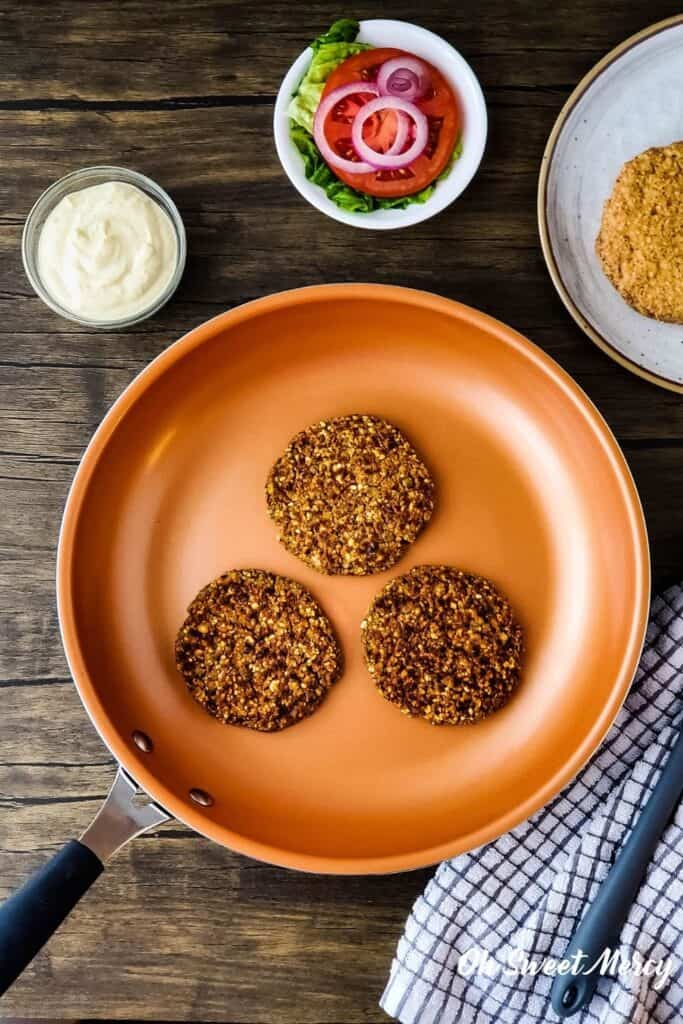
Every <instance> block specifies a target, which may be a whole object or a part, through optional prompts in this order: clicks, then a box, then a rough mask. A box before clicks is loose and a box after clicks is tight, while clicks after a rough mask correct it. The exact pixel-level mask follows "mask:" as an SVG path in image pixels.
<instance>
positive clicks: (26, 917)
mask: <svg viewBox="0 0 683 1024" xmlns="http://www.w3.org/2000/svg"><path fill="white" fill-rule="evenodd" d="M103 870H104V868H103V865H102V862H101V860H100V859H99V858H98V857H96V856H95V854H94V853H93V852H92V850H89V849H88V847H87V846H84V845H83V844H82V843H79V842H78V840H76V839H71V840H69V842H68V843H66V844H65V845H64V846H63V847H62V848H61V850H58V852H57V853H56V854H55V855H54V857H52V859H51V860H49V861H48V862H47V864H44V865H43V866H42V867H41V868H39V869H38V870H37V871H36V873H35V874H34V875H32V876H31V878H29V879H28V881H27V882H25V883H24V885H22V887H21V889H18V890H17V892H15V893H14V895H12V896H10V897H9V899H8V900H6V901H5V902H4V903H3V904H2V905H1V906H0V995H2V993H3V992H6V991H7V989H8V988H9V987H10V985H11V984H12V982H13V981H15V979H16V978H18V977H19V975H20V974H21V972H22V971H23V970H24V968H25V967H27V966H28V965H29V964H30V962H31V960H33V958H34V956H35V955H36V953H37V952H38V950H39V949H41V948H42V947H43V946H44V944H45V943H46V942H47V940H48V939H49V938H50V936H51V935H52V933H53V932H55V931H56V930H57V929H58V928H59V926H60V924H61V923H62V921H63V920H64V918H65V917H67V915H68V914H69V912H70V911H71V910H72V909H73V908H74V907H75V906H76V904H77V903H78V901H79V900H80V898H81V896H83V895H84V894H85V893H86V892H87V891H88V889H89V888H90V886H91V885H92V884H93V882H94V881H95V879H96V878H98V877H99V876H100V875H101V874H102V871H103Z"/></svg>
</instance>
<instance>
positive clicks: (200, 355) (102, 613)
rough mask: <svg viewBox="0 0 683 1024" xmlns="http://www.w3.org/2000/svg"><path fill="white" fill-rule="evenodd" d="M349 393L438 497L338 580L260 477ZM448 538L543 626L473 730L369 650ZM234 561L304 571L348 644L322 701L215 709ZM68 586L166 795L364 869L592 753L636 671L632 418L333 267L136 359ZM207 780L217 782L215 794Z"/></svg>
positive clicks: (638, 557)
mask: <svg viewBox="0 0 683 1024" xmlns="http://www.w3.org/2000/svg"><path fill="white" fill-rule="evenodd" d="M352 412H364V413H373V414H375V415H378V416H383V417H386V418H387V419H389V420H391V421H392V422H394V423H395V424H397V426H399V427H400V428H401V429H402V430H403V431H404V432H405V434H406V435H407V436H408V438H409V439H410V440H411V442H412V443H413V444H414V445H415V447H416V448H417V450H418V451H419V452H420V453H421V454H422V456H423V458H424V459H425V461H426V463H427V464H428V466H429V467H430V470H431V472H432V474H433V476H434V478H435V480H436V485H437V510H436V513H435V515H434V517H433V519H432V522H431V523H430V525H429V526H428V527H427V529H426V530H425V531H424V532H423V534H422V535H421V537H420V538H419V539H418V541H417V542H416V543H415V544H414V545H413V546H412V547H411V548H410V549H409V551H408V552H407V554H406V555H405V557H404V558H403V559H402V561H401V562H400V563H399V565H398V566H396V567H395V568H394V569H393V570H391V571H390V572H388V573H383V574H381V575H377V576H372V577H365V578H346V577H326V576H322V575H319V574H317V573H316V572H315V571H314V570H312V569H310V568H308V567H307V566H305V565H304V564H303V563H301V562H299V561H298V560H297V559H296V558H294V557H293V556H291V555H289V554H288V553H287V552H286V551H285V549H284V548H283V547H282V546H281V545H280V544H279V543H278V541H277V539H276V535H275V529H274V527H273V524H272V523H271V521H270V520H269V518H268V516H267V513H266V505H265V497H264V485H265V480H266V476H267V474H268V470H269V468H270V466H271V465H272V463H273V461H274V460H275V459H276V458H277V456H278V455H279V454H280V452H281V451H282V450H283V448H284V447H285V445H286V444H287V442H288V441H289V440H290V438H291V437H292V436H293V435H294V434H295V433H296V432H297V431H298V430H300V429H301V428H302V427H305V426H307V425H308V424H310V423H312V422H314V421H316V420H318V419H322V418H325V417H330V416H337V415H342V414H346V413H352ZM429 562H431V563H446V564H451V565H455V566H458V567H461V568H464V569H467V570H470V571H474V572H477V573H480V574H482V575H485V576H489V577H490V578H492V579H493V580H494V581H495V582H496V584H498V585H499V586H500V587H501V588H502V589H503V591H504V592H505V593H506V594H507V595H508V597H509V598H510V600H511V602H512V604H513V606H514V607H515V609H516V611H517V613H518V615H519V617H520V619H521V621H522V622H523V625H524V627H525V631H526V641H527V652H526V658H525V669H524V677H523V681H522V684H521V686H520V688H519V690H518V692H517V695H516V696H515V697H514V698H513V700H512V701H511V702H510V704H509V705H508V706H507V707H506V708H505V709H504V710H502V711H500V712H499V713H497V714H496V715H494V716H492V717H491V718H490V719H489V720H487V721H486V722H484V723H482V724H480V725H477V726H464V727H440V728H439V727H434V726H431V725H429V724H427V723H425V722H423V721H419V720H412V719H409V718H406V717H405V716H403V715H402V714H400V712H399V711H398V710H397V709H396V708H395V707H393V706H392V705H390V704H389V703H387V702H386V701H385V700H384V699H383V698H382V697H381V696H380V695H379V694H378V693H377V691H376V690H375V688H374V686H373V685H372V682H371V680H370V677H369V676H368V674H367V672H366V670H365V667H364V664H363V660H362V656H361V648H360V641H359V625H360V622H361V619H362V618H363V615H364V613H365V611H366V610H367V607H368V605H369V603H370V601H371V600H372V598H373V596H374V595H375V594H376V593H377V591H378V590H379V589H380V588H381V587H382V586H383V584H384V583H385V582H386V581H387V580H388V579H389V578H391V577H392V576H394V575H396V574H397V573H399V572H402V571H405V570H406V569H408V568H410V567H411V566H413V565H418V564H421V563H429ZM233 567H236V568H240V567H257V568H265V569H270V570H273V571H275V572H280V573H284V574H286V575H289V576H292V577H293V578H294V579H297V580H300V581H301V582H302V583H303V584H305V585H306V586H307V587H309V588H310V590H311V591H312V593H313V594H314V595H315V597H316V598H317V599H318V600H319V601H320V603H321V604H322V606H323V608H324V609H325V611H326V612H327V614H328V615H329V616H330V618H331V619H332V621H333V623H334V625H335V628H336V630H337V634H338V636H339V639H340V641H341V643H342V645H343V649H344V656H345V670H344V674H343V676H342V678H341V679H340V681H339V682H338V683H337V684H336V685H335V686H334V688H333V690H332V692H331V694H330V696H329V697H328V698H327V699H326V701H325V702H324V704H323V706H322V708H321V709H320V710H319V711H317V712H316V713H315V714H314V715H313V716H312V717H311V718H309V719H307V720H306V721H304V722H302V723H300V724H298V725H296V726H294V727H292V728H291V729H287V730H284V731H283V732H282V733H278V734H271V735H267V734H259V733H256V732H251V731H249V730H245V729H240V728H235V727H231V726H224V725H221V724H220V723H218V722H217V721H215V720H213V719H212V718H210V717H209V716H208V715H207V714H206V713H205V712H204V711H203V710H202V709H201V708H200V707H199V706H198V705H197V704H196V703H195V702H194V701H193V700H192V699H191V698H190V697H189V696H188V694H187V693H186V691H185V687H184V684H183V682H182V680H181V679H180V677H179V676H178V674H177V672H176V670H175V667H174V659H173V641H174V637H175V634H176V631H177V629H178V627H179V625H180V623H181V622H182V620H183V617H184V612H185V608H186V606H187V604H188V602H189V601H190V600H191V599H192V597H193V596H194V594H195V593H196V591H197V590H198V589H199V588H200V587H201V586H202V585H203V584H205V583H206V582H207V581H208V580H210V579H211V578H212V577H214V576H217V575H218V574H220V573H221V572H223V571H225V570H226V569H229V568H233ZM58 592H59V611H60V621H61V625H62V633H63V638H64V644H65V647H66V651H67V656H68V658H69V662H70V665H71V668H72V671H73V675H74V679H75V682H76V685H77V687H78V689H79V692H80V694H81V697H82V698H83V701H84V703H85V706H86V708H87V710H88V712H89V714H90V715H91V717H92V719H93V721H94V723H95V725H96V727H97V729H98V730H99V732H100V734H101V736H102V738H103V740H104V742H105V743H106V744H107V745H108V746H109V748H110V749H111V750H112V752H113V753H114V755H115V756H116V757H117V759H118V760H119V761H121V762H122V763H123V765H124V766H125V767H126V768H127V770H128V771H129V772H130V773H131V775H132V776H133V777H134V778H135V779H136V780H137V781H138V782H139V783H140V785H141V786H143V787H144V788H145V789H146V790H147V791H148V792H149V793H150V794H151V795H152V796H153V797H154V799H155V800H157V801H158V802H159V803H160V804H162V805H163V806H164V807H165V808H166V809H167V810H169V811H170V812H171V813H172V814H174V815H176V816H177V817H178V818H180V819H181V820H183V821H184V822H186V823H187V824H188V825H190V826H192V827H193V828H196V829H197V830H199V831H200V832H202V833H204V834H205V835H207V836H209V837H210V838H212V839H214V840H216V841H217V842H219V843H222V844H224V845H226V846H228V847H231V848H233V849H235V850H240V851H242V852H244V853H247V854H251V855H253V856H255V857H258V858H261V859H264V860H267V861H272V862H275V863H278V864H283V865H287V866H289V867H293V868H301V869H305V870H312V871H327V872H340V873H367V872H384V871H397V870H403V869H407V868H413V867H417V866H422V865H425V864H429V863H433V862H435V861H437V860H439V859H441V858H443V857H445V856H450V855H453V854H456V853H458V852H461V851H463V850H467V849H471V848H473V847H476V846H479V845H480V844H482V843H483V842H485V841H488V840H490V839H492V838H493V837H494V836H496V835H498V834H500V833H501V832H503V831H505V830H506V829H509V828H511V827H512V826H513V825H515V824H516V823H517V822H519V821H521V820H522V819H524V818H525V817H527V816H528V815H529V814H530V813H531V812H532V811H533V810H535V809H536V808H538V807H539V806H541V805H542V804H543V803H545V802H546V801H547V800H548V799H549V798H550V797H551V796H553V795H554V794H555V793H556V792H557V791H558V790H559V789H560V788H561V787H562V786H563V785H564V784H565V783H566V782H567V781H568V780H569V779H570V778H571V777H572V776H573V775H574V774H575V773H576V771H577V770H578V769H579V767H580V766H581V765H582V764H583V763H584V762H585V760H586V759H587V758H588V756H589V755H590V754H591V752H592V751H593V750H594V749H595V747H596V746H597V744H598V743H599V742H600V740H601V738H602V737H603V735H604V734H605V732H606V730H607V728H608V727H609V725H610V723H611V722H612V720H613V718H614V716H615V714H616V712H617V710H618V708H619V706H620V704H621V702H622V700H623V698H624V696H625V694H626V691H627V689H628V686H629V684H630V682H631V679H632V677H633V674H634V671H635V668H636V665H637V661H638V656H639V653H640V649H641V645H642V641H643V636H644V630H645V624H646V617H647V608H648V595H649V563H648V553H647V538H646V533H645V526H644V523H643V516H642V511H641V508H640V503H639V500H638V496H637V493H636V491H635V488H634V485H633V482H632V479H631V476H630V474H629V471H628V468H627V466H626V463H625V461H624V459H623V456H622V455H621V452H620V451H619V448H618V446H617V444H616V442H615V440H614V438H613V437H612V435H611V434H610V432H609V430H608V428H607V427H606V425H605V424H604V422H603V420H602V419H601V418H600V416H599V414H598V413H597V412H596V410H595V409H594V407H593V406H592V405H591V404H590V402H589V401H588V399H587V398H586V397H585V395H583V393H582V392H581V391H580V389H579V388H578V387H577V385H576V384H574V383H573V381H572V380H571V379H570V378H569V377H567V375H566V374H565V373H564V372H563V371H562V370H560V369H559V367H558V366H557V365H556V364H555V363H554V362H553V361H552V360H551V359H549V358H548V357H547V356H546V355H545V354H544V353H543V352H541V351H540V350H539V349H537V348H535V347H534V346H533V345H531V344H530V343H529V342H528V341H526V340H525V339H524V338H522V337H521V336H520V335H518V334H516V333H515V332H514V331H512V330H511V329H510V328H508V327H506V326H504V325H503V324H500V323H498V322H496V321H494V320H492V319H490V318H489V317H487V316H485V315H483V314H482V313H478V312H476V311H475V310H472V309H470V308H468V307H466V306H462V305H459V304H457V303H453V302H450V301H448V300H445V299H440V298H437V297H435V296H432V295H429V294H426V293H422V292H416V291H410V290H407V289H400V288H393V287H384V286H379V285H327V286H321V287H314V288H305V289H300V290H297V291H292V292H285V293H282V294H279V295H273V296H270V297H268V298H265V299H261V300H259V301H257V302H253V303H249V304H247V305H245V306H242V307H240V308H238V309H235V310H232V311H231V312H228V313H225V314H223V315H222V316H219V317H216V318H215V319H214V320H211V321H209V322H208V323H206V324H203V325H202V326H201V327H198V328H197V329H196V330H194V331H192V332H191V333H190V334H189V335H187V336H186V337H185V338H183V339H181V340H180V341H179V342H177V343H176V344H175V345H173V346H171V347H170V348H169V349H167V350H166V351H165V352H164V353H163V354H162V355H161V356H160V357H159V358H158V359H157V360H155V361H154V362H153V363H152V364H151V365H150V366H149V367H147V369H146V370H145V371H144V372H143V373H142V374H140V376H139V377H138V378H137V379H136V380H135V381H134V382H133V384H132V385H131V386H130V387H129V388H128V389H127V391H126V392H125V393H124V394H123V395H122V396H121V398H120V399H119V401H118V402H117V403H116V405H115V406H114V407H113V409H112V410H111V412H110V413H109V415H108V416H107V417H106V419H105V420H104V422H103V423H102V425H101V427H100V428H99V430H98V431H97V433H96V434H95V436H94V438H93V440H92V442H91V444H90V447H89V448H88V450H87V452H86V454H85V456H84V458H83V461H82V464H81V466H80V468H79V470H78V473H77V474H76V478H75V481H74V484H73V488H72V491H71V494H70V497H69V501H68V503H67V509H66V512H65V517H64V524H63V528H62V534H61V538H60V549H59V565H58ZM135 730H142V731H143V732H144V733H146V734H147V735H148V736H149V737H150V738H151V739H152V741H153V744H154V749H153V751H152V752H151V753H144V752H142V751H141V750H139V749H138V747H137V746H136V745H135V743H134V742H133V739H132V733H133V732H134V731H135ZM193 788H199V789H201V790H204V791H206V792H207V793H210V794H211V795H212V796H213V798H214V801H215V802H214V804H213V806H211V807H208V808H204V807H200V806H198V805H197V804H195V803H194V802H193V801H192V800H191V798H190V796H189V791H190V790H191V789H193Z"/></svg>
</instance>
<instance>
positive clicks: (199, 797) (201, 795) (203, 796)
mask: <svg viewBox="0 0 683 1024" xmlns="http://www.w3.org/2000/svg"><path fill="white" fill-rule="evenodd" d="M190 800H194V802H195V803H196V804H199V806H200V807H211V806H212V805H213V802H214V800H213V797H212V796H211V794H210V793H207V792H206V790H204V789H191V790H190Z"/></svg>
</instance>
